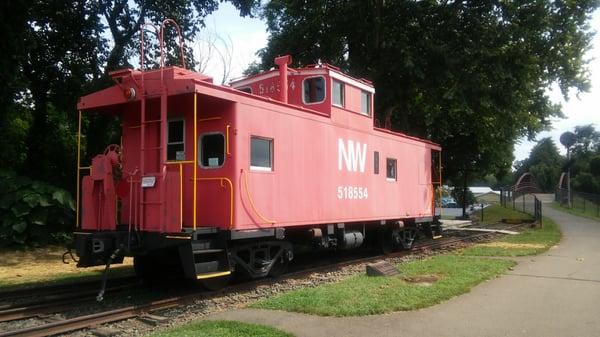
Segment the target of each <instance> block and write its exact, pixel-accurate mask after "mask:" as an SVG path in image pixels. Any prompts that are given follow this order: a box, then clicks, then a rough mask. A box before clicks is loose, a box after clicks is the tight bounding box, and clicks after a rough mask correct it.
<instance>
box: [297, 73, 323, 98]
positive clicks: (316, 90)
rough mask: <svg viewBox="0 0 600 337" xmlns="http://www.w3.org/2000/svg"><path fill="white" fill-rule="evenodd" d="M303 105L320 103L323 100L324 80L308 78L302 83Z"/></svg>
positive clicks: (321, 77)
mask: <svg viewBox="0 0 600 337" xmlns="http://www.w3.org/2000/svg"><path fill="white" fill-rule="evenodd" d="M302 87H303V90H304V104H312V103H320V102H323V101H324V100H325V78H324V77H323V76H319V77H309V78H305V79H304V81H303V82H302Z"/></svg>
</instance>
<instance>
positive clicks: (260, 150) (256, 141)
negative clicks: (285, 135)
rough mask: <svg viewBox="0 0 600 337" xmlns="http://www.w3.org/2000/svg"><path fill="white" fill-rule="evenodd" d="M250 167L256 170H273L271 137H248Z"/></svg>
mask: <svg viewBox="0 0 600 337" xmlns="http://www.w3.org/2000/svg"><path fill="white" fill-rule="evenodd" d="M250 168H251V169H253V170H257V171H272V170H273V139H268V138H261V137H256V136H252V137H251V138H250Z"/></svg>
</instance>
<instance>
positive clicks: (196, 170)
mask: <svg viewBox="0 0 600 337" xmlns="http://www.w3.org/2000/svg"><path fill="white" fill-rule="evenodd" d="M197 128H198V94H197V93H196V92H194V197H193V199H194V205H193V209H194V210H193V220H192V222H193V227H194V230H196V222H197V219H196V214H197V210H196V192H197V186H196V185H197V183H198V181H197V179H196V178H197V177H198V130H197Z"/></svg>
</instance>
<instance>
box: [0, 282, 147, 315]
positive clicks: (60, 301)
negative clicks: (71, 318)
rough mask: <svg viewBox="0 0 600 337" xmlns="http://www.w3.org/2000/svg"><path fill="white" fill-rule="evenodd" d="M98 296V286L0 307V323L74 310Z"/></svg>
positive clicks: (117, 288) (113, 289)
mask: <svg viewBox="0 0 600 337" xmlns="http://www.w3.org/2000/svg"><path fill="white" fill-rule="evenodd" d="M138 284H139V283H132V284H124V285H120V286H113V287H110V288H109V289H107V292H111V293H115V292H120V291H125V290H128V289H131V288H132V287H134V286H136V285H138ZM97 294H98V284H97V283H96V284H95V288H94V289H87V290H83V291H75V292H73V290H72V293H69V294H66V296H57V297H48V298H46V299H42V300H39V301H32V302H27V303H20V304H10V305H3V306H0V322H7V321H14V320H18V319H25V318H29V317H35V316H39V315H44V314H49V313H58V312H63V311H66V310H69V309H71V308H73V305H75V304H81V303H85V302H92V301H94V300H95V298H96V295H97Z"/></svg>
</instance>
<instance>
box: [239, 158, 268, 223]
mask: <svg viewBox="0 0 600 337" xmlns="http://www.w3.org/2000/svg"><path fill="white" fill-rule="evenodd" d="M242 176H243V178H244V188H245V189H246V195H247V196H248V201H250V206H251V207H252V210H253V211H254V213H255V214H256V215H257V216H258V217H259V218H260V219H261V220H262V221H264V222H266V223H270V224H272V225H273V224H275V221H274V220H269V219H267V218H265V217H264V216H263V215H262V214H261V213H260V212H259V211H258V210H257V209H256V207H255V206H254V201H253V200H252V196H250V190H249V189H248V180H247V178H246V172H244V170H242Z"/></svg>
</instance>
